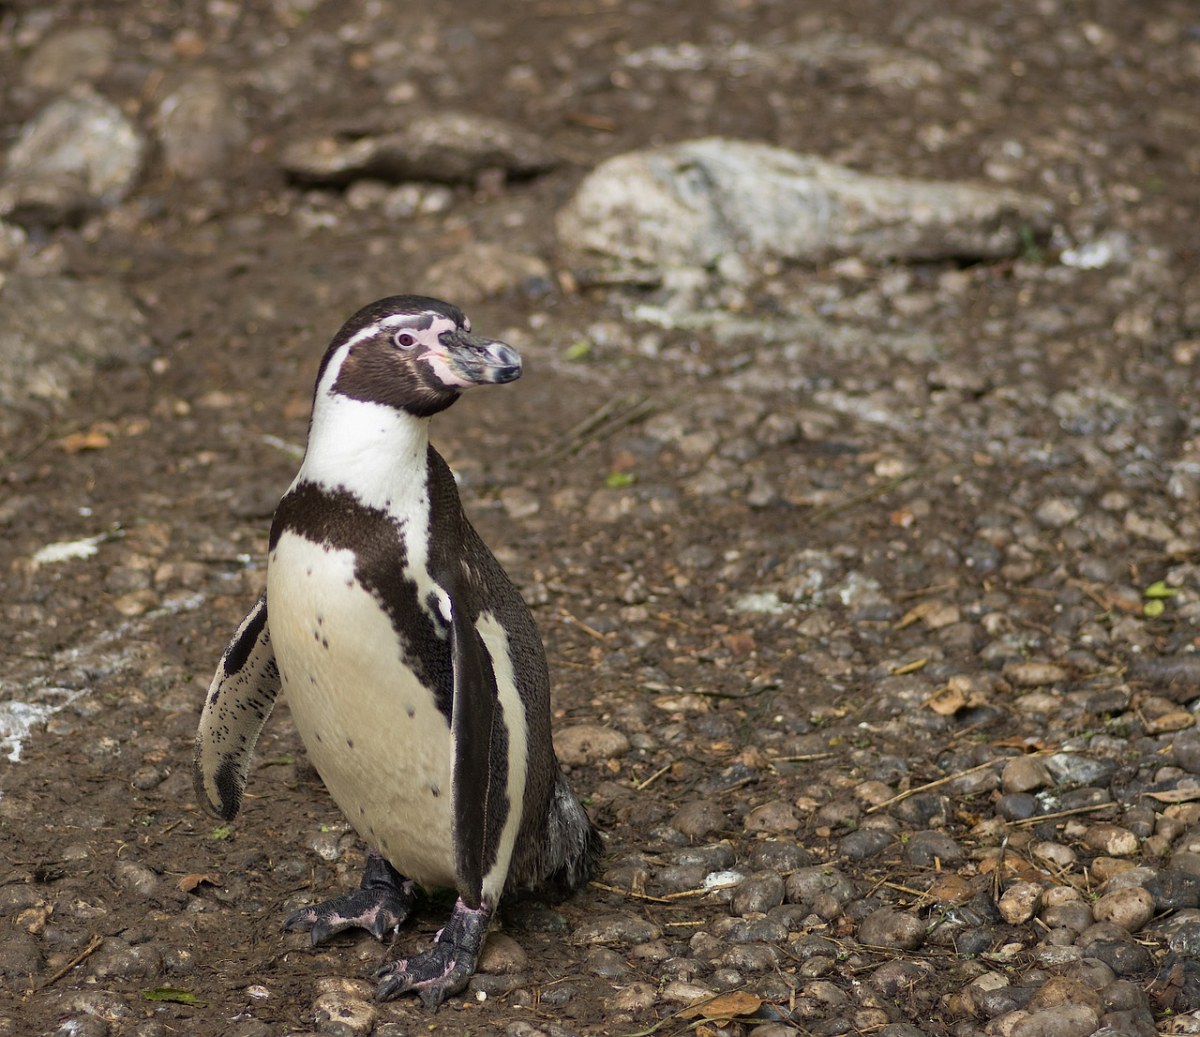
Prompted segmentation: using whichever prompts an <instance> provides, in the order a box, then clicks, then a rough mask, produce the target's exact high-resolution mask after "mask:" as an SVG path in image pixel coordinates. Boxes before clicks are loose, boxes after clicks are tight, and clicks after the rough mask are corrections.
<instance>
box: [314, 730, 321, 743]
mask: <svg viewBox="0 0 1200 1037" xmlns="http://www.w3.org/2000/svg"><path fill="white" fill-rule="evenodd" d="M313 737H314V738H315V739H316V740H317V741H318V742H319V741H320V740H321V732H320V731H314V732H313Z"/></svg>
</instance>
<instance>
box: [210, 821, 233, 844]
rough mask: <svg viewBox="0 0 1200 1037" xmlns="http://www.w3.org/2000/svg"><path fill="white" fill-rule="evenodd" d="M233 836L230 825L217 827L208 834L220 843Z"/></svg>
mask: <svg viewBox="0 0 1200 1037" xmlns="http://www.w3.org/2000/svg"><path fill="white" fill-rule="evenodd" d="M231 835H233V829H232V828H230V827H229V825H217V827H216V828H214V829H213V830H212V831H211V832H209V833H208V837H209V838H210V839H216V840H217V841H218V842H220V841H221V840H222V839H228V838H229V837H230V836H231Z"/></svg>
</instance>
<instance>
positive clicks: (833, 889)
mask: <svg viewBox="0 0 1200 1037" xmlns="http://www.w3.org/2000/svg"><path fill="white" fill-rule="evenodd" d="M785 887H786V894H787V900H788V903H789V904H812V903H813V902H815V901H816V900H817V898H818V897H822V896H830V897H832V898H833V899H834V900H835V901H836V902H837V903H838V904H847V903H849V902H850V901H851V900H853V899H855V898H856V897H857V896H858V891H857V889H855V886H854V883H853V882H851V881H850V879H848V878H847V877H846V876H845V875H843V874H842V873H841V872H840V871H838V870H837V869H836V868H830V867H827V866H825V865H819V864H817V865H813V866H812V867H808V868H800V869H799V870H798V871H794V872H792V874H791V875H789V876H788V877H787V882H786V883H785Z"/></svg>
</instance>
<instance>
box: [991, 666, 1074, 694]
mask: <svg viewBox="0 0 1200 1037" xmlns="http://www.w3.org/2000/svg"><path fill="white" fill-rule="evenodd" d="M1004 676H1005V678H1007V680H1008V681H1009V682H1010V683H1012V684H1013V685H1015V686H1016V687H1018V688H1042V687H1046V686H1047V685H1050V684H1060V683H1062V682H1063V681H1065V680H1066V679H1067V677H1068V673H1067V670H1066V669H1065V667H1062V666H1059V665H1058V664H1057V663H1049V662H1036V661H1032V660H1031V661H1029V662H1019V663H1010V664H1009V665H1008V666H1006V667H1004Z"/></svg>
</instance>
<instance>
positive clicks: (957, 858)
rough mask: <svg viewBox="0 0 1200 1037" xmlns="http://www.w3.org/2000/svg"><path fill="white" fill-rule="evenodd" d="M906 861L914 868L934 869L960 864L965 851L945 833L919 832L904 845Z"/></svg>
mask: <svg viewBox="0 0 1200 1037" xmlns="http://www.w3.org/2000/svg"><path fill="white" fill-rule="evenodd" d="M904 859H905V860H906V861H907V862H908V863H909V864H910V865H912V866H913V867H914V868H932V867H938V866H940V865H943V864H951V865H953V864H958V863H960V862H961V861H962V860H963V851H962V847H960V846H959V845H958V843H956V842H955V841H954V840H953V839H951V838H950V836H948V835H946V833H945V832H936V831H925V832H917V833H915V834H914V835H913V836H912V838H910V839H909V840H908V842H907V843H905V845H904Z"/></svg>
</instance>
